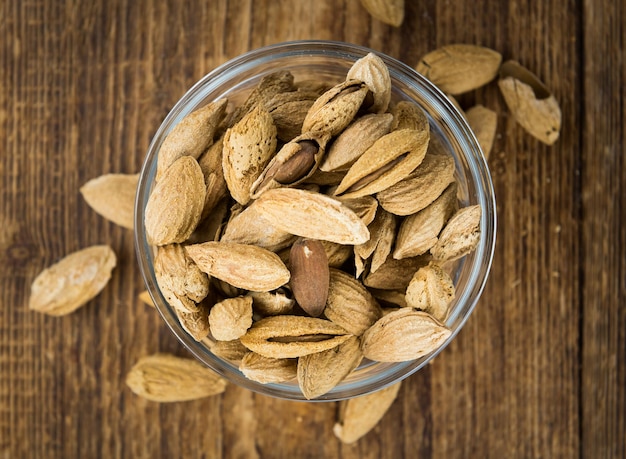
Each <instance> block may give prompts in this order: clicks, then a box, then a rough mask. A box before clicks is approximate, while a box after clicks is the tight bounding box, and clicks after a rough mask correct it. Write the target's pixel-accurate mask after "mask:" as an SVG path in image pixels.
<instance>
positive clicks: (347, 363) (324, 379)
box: [298, 336, 363, 400]
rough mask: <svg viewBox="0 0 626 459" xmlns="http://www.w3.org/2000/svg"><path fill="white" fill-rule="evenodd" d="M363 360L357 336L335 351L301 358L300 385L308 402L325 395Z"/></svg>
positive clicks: (299, 368)
mask: <svg viewBox="0 0 626 459" xmlns="http://www.w3.org/2000/svg"><path fill="white" fill-rule="evenodd" d="M362 359H363V354H362V353H361V347H360V341H359V338H357V337H356V336H352V337H350V338H348V340H346V341H345V342H344V343H342V344H340V345H339V346H337V347H335V348H333V349H329V350H327V351H322V352H317V353H315V354H309V355H305V356H302V357H300V358H299V359H298V385H299V386H300V390H301V391H302V394H303V395H304V396H305V397H306V398H307V399H308V400H311V399H313V398H317V397H319V396H321V395H324V394H325V393H327V392H329V391H330V390H332V389H333V388H334V387H335V386H337V384H339V383H340V382H341V381H343V380H344V379H345V377H346V376H348V375H349V374H350V373H352V371H354V370H355V369H356V368H357V367H358V366H359V364H360V363H361V360H362Z"/></svg>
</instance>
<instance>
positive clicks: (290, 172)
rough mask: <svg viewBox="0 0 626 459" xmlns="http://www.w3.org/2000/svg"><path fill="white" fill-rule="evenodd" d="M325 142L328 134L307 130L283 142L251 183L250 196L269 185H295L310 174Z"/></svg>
mask: <svg viewBox="0 0 626 459" xmlns="http://www.w3.org/2000/svg"><path fill="white" fill-rule="evenodd" d="M326 142H328V136H326V135H324V134H323V133H306V134H302V135H299V136H298V137H296V138H295V139H293V140H291V141H290V142H288V143H286V144H285V145H284V146H283V147H282V148H281V149H280V151H279V152H278V153H277V154H276V156H274V157H273V158H272V159H271V161H270V162H269V163H268V165H267V166H266V167H265V169H264V170H263V172H261V175H259V177H258V178H257V179H256V180H255V182H254V183H253V184H252V186H251V188H250V192H251V195H252V198H254V199H256V198H258V197H259V195H260V194H261V193H263V192H264V191H265V190H269V189H271V188H277V187H280V186H294V185H297V184H299V183H301V182H302V181H304V180H306V179H307V178H309V177H310V176H311V175H313V173H314V172H315V170H316V169H317V166H318V164H319V162H320V160H321V159H322V157H323V155H324V149H325V147H326Z"/></svg>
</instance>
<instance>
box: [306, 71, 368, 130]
mask: <svg viewBox="0 0 626 459" xmlns="http://www.w3.org/2000/svg"><path fill="white" fill-rule="evenodd" d="M367 92H368V89H367V86H366V85H365V84H364V83H362V82H361V81H358V80H348V81H344V82H342V83H339V84H338V85H336V86H334V87H332V88H331V89H329V90H328V91H326V92H325V93H324V94H322V95H321V96H320V97H319V98H318V99H317V100H316V101H315V102H314V103H313V105H312V106H311V108H310V109H309V112H308V113H307V115H306V118H305V119H304V122H303V123H302V132H324V133H327V134H328V135H331V136H335V135H337V134H339V133H340V132H341V131H343V130H344V129H345V128H346V126H348V124H350V123H351V122H352V120H353V119H354V116H355V115H356V114H357V112H358V111H359V108H361V104H362V103H363V100H364V99H365V96H366V95H367Z"/></svg>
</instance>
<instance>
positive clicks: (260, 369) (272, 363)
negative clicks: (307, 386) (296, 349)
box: [239, 352, 297, 384]
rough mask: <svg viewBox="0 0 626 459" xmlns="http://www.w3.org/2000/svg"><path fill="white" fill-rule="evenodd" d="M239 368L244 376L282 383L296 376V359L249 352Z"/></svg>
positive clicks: (260, 380) (266, 381)
mask: <svg viewBox="0 0 626 459" xmlns="http://www.w3.org/2000/svg"><path fill="white" fill-rule="evenodd" d="M239 370H240V371H241V372H242V373H243V374H244V376H245V377H246V378H248V379H250V380H252V381H256V382H259V383H261V384H270V383H281V382H285V381H290V380H292V379H295V378H296V375H297V361H296V359H273V358H271V357H263V356H262V355H260V354H257V353H256V352H248V353H247V354H246V355H245V356H244V357H243V359H241V363H240V364H239Z"/></svg>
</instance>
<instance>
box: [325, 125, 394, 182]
mask: <svg viewBox="0 0 626 459" xmlns="http://www.w3.org/2000/svg"><path fill="white" fill-rule="evenodd" d="M393 120H394V118H393V115H391V114H390V113H384V114H380V115H378V114H370V115H365V116H360V117H358V118H357V119H356V120H354V121H353V122H352V123H350V125H349V126H348V127H346V129H344V130H343V131H342V132H341V133H340V134H339V135H338V136H337V138H336V139H335V140H334V141H333V142H332V143H331V144H330V147H329V148H328V151H327V153H326V156H325V157H324V159H323V160H322V163H321V164H320V169H321V170H322V171H325V172H330V171H343V170H348V169H349V168H350V166H352V164H354V162H355V161H356V160H357V159H358V158H359V157H360V156H361V155H362V154H363V153H365V151H366V150H367V149H368V148H369V147H371V146H372V145H373V144H374V142H376V141H377V140H378V139H379V138H381V137H382V136H384V135H385V134H388V133H389V131H390V130H391V123H392V122H393Z"/></svg>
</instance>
